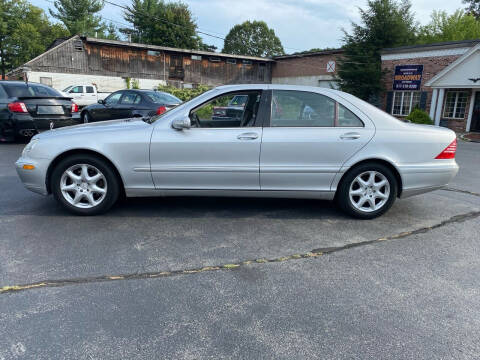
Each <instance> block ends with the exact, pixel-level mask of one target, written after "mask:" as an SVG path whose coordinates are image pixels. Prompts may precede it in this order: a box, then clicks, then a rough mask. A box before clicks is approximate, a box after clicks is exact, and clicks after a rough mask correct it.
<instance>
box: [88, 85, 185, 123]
mask: <svg viewBox="0 0 480 360" xmlns="http://www.w3.org/2000/svg"><path fill="white" fill-rule="evenodd" d="M181 103H182V100H180V99H179V98H177V97H175V96H173V95H171V94H168V93H165V92H161V91H154V90H119V91H116V92H114V93H112V94H110V95H109V96H108V97H107V98H106V99H105V100H98V104H93V105H89V106H87V107H85V108H83V110H82V112H81V114H80V117H81V119H82V121H83V122H93V121H105V120H113V119H126V118H132V117H150V116H154V115H159V114H163V113H164V112H165V111H168V110H170V109H171V108H174V107H175V106H177V105H179V104H181Z"/></svg>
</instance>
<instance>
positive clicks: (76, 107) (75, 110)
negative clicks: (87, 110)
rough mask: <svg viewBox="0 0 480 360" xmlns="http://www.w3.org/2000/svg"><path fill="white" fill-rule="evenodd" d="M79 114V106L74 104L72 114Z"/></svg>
mask: <svg viewBox="0 0 480 360" xmlns="http://www.w3.org/2000/svg"><path fill="white" fill-rule="evenodd" d="M76 112H78V105H77V104H75V103H72V113H76Z"/></svg>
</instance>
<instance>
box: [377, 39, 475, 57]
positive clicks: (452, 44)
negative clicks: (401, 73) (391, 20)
mask: <svg viewBox="0 0 480 360" xmlns="http://www.w3.org/2000/svg"><path fill="white" fill-rule="evenodd" d="M478 43H480V39H475V40H462V41H445V42H439V43H433V44H422V45H408V46H399V47H395V48H386V49H382V51H381V53H382V54H392V53H403V52H412V51H422V50H443V49H454V48H460V47H463V48H464V47H472V46H475V45H476V44H478Z"/></svg>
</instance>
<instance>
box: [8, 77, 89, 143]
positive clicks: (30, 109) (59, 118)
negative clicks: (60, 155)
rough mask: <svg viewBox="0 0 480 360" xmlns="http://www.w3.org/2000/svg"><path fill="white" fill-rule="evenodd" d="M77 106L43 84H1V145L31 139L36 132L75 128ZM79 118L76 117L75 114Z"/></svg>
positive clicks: (16, 82) (78, 121)
mask: <svg viewBox="0 0 480 360" xmlns="http://www.w3.org/2000/svg"><path fill="white" fill-rule="evenodd" d="M76 112H78V106H77V105H76V104H75V103H73V102H72V99H71V98H69V97H65V96H63V95H62V94H61V93H59V92H58V91H57V90H55V89H52V88H51V87H48V86H46V85H43V84H38V83H25V82H23V81H0V142H5V141H14V140H15V139H21V138H30V137H32V136H33V135H35V134H37V133H38V132H41V131H45V130H50V129H52V128H58V127H63V126H70V125H76V124H78V123H80V118H79V117H78V116H77V117H76V118H75V117H73V116H72V115H73V114H75V113H76ZM77 115H78V114H77Z"/></svg>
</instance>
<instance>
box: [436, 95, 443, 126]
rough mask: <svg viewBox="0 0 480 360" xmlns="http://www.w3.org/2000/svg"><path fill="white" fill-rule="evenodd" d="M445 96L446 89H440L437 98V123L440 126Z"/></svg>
mask: <svg viewBox="0 0 480 360" xmlns="http://www.w3.org/2000/svg"><path fill="white" fill-rule="evenodd" d="M444 96H445V89H439V91H438V99H437V109H436V110H435V125H436V126H440V118H441V117H442V108H443V97H444Z"/></svg>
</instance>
